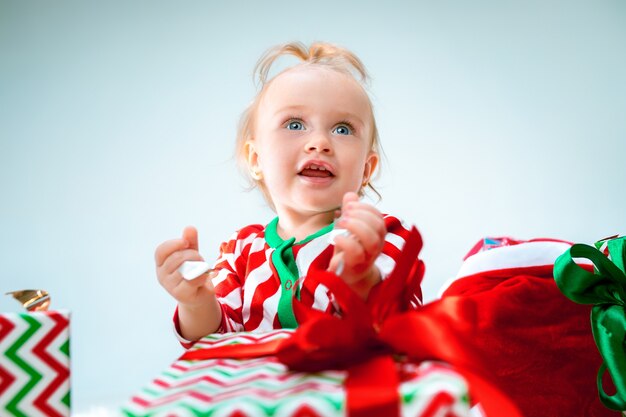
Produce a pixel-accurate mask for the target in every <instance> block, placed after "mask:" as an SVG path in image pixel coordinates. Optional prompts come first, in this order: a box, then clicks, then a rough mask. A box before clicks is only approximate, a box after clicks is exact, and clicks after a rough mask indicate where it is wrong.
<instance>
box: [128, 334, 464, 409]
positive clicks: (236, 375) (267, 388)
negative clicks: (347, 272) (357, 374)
mask: <svg viewBox="0 0 626 417" xmlns="http://www.w3.org/2000/svg"><path fill="white" fill-rule="evenodd" d="M291 333H292V331H291V330H277V331H272V332H269V333H263V334H256V333H230V334H224V335H211V336H208V337H206V338H204V339H202V340H200V341H199V342H198V343H196V344H195V345H194V346H193V347H192V349H197V348H206V347H209V346H220V345H225V344H236V343H257V342H263V341H268V340H273V339H277V338H285V337H289V336H290V334H291ZM400 366H401V372H400V374H401V380H402V381H403V382H402V384H401V386H400V398H401V402H402V406H401V409H402V416H411V417H435V416H446V417H462V416H469V415H470V414H469V399H468V395H467V384H466V382H465V380H464V379H463V378H462V377H461V376H460V375H459V374H457V373H456V372H455V371H453V370H452V369H450V368H449V367H447V366H446V365H444V364H441V363H435V362H425V363H422V364H420V365H414V364H402V365H400ZM345 377H346V373H345V372H343V371H325V372H319V373H301V372H291V371H289V370H287V368H286V367H285V365H283V364H281V363H280V362H278V361H277V359H276V358H275V357H265V358H257V359H248V360H231V359H209V360H203V361H184V360H178V361H177V362H174V364H172V365H171V366H170V367H169V369H167V370H166V371H165V372H163V373H161V374H160V375H159V376H158V377H157V378H156V379H155V380H154V381H152V382H151V383H150V384H149V385H147V386H146V387H145V388H143V389H142V390H141V391H140V392H139V393H138V394H137V395H135V396H134V397H132V399H131V400H130V401H129V402H128V404H127V405H126V406H125V407H124V408H123V412H124V414H125V415H126V416H128V417H140V416H141V417H185V416H190V417H191V416H194V417H197V416H203V417H205V416H206V417H235V416H237V417H249V416H263V417H266V416H274V417H293V416H298V417H305V416H306V417H316V416H320V417H321V416H324V417H333V416H346V408H345V403H346V401H345V400H346V396H345V391H344V389H343V381H344V379H345ZM372 378H376V375H372Z"/></svg>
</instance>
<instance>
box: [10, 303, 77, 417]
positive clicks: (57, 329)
mask: <svg viewBox="0 0 626 417" xmlns="http://www.w3.org/2000/svg"><path fill="white" fill-rule="evenodd" d="M69 322H70V320H69V313H68V312H62V311H41V312H33V313H5V314H0V415H1V416H18V417H38V416H45V417H62V416H69V415H70V354H69V344H70V332H69Z"/></svg>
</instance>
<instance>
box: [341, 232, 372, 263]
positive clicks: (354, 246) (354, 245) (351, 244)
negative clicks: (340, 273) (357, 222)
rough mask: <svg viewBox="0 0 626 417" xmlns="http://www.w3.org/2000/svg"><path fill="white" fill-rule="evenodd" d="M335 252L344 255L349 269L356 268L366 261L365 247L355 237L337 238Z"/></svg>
mask: <svg viewBox="0 0 626 417" xmlns="http://www.w3.org/2000/svg"><path fill="white" fill-rule="evenodd" d="M335 250H336V251H339V252H341V253H342V255H343V261H344V262H345V265H346V266H347V267H354V266H355V265H358V264H361V263H363V262H365V261H366V259H365V255H366V254H365V251H364V250H363V245H361V243H360V242H359V241H358V240H357V239H356V238H355V237H353V236H350V237H346V236H337V238H336V240H335Z"/></svg>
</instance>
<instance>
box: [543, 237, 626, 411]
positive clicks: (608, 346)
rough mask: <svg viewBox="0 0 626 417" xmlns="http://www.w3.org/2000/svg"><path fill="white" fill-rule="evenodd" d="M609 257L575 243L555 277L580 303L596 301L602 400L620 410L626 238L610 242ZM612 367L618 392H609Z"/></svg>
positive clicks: (623, 405) (624, 403)
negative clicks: (606, 380) (606, 382)
mask: <svg viewBox="0 0 626 417" xmlns="http://www.w3.org/2000/svg"><path fill="white" fill-rule="evenodd" d="M607 246H608V251H609V255H610V257H611V260H609V259H608V258H607V257H606V256H604V254H602V252H600V251H598V250H597V249H596V248H594V247H592V246H588V245H583V244H577V245H573V246H572V247H571V248H570V249H568V250H567V251H566V252H565V253H564V254H563V255H561V256H559V258H558V259H557V260H556V262H555V264H554V279H555V280H556V284H557V286H558V287H559V289H560V290H561V292H562V293H563V294H565V296H567V297H568V298H569V299H571V300H572V301H574V302H576V303H580V304H593V308H592V309H591V330H592V332H593V338H594V340H595V342H596V345H597V346H598V350H599V351H600V355H602V359H603V361H604V362H603V363H602V366H600V370H599V371H598V376H597V380H596V382H597V385H598V393H599V395H600V400H601V401H602V403H603V404H604V405H605V406H606V407H608V408H610V409H612V410H618V411H624V410H626V341H625V339H624V338H625V336H626V313H625V310H624V307H625V302H626V273H625V272H626V271H625V270H624V264H625V261H626V237H621V238H617V239H613V240H610V241H608V242H607ZM573 258H585V259H588V260H590V261H591V262H592V263H593V265H594V267H595V273H591V272H589V271H586V270H584V269H583V268H581V267H580V266H578V265H577V264H576V263H575V262H574V260H573ZM607 370H608V372H609V375H610V376H611V378H612V380H613V383H614V384H615V388H616V389H617V392H616V393H615V394H614V395H608V394H607V393H606V392H605V391H604V388H603V387H602V376H603V375H604V373H605V372H606V371H607Z"/></svg>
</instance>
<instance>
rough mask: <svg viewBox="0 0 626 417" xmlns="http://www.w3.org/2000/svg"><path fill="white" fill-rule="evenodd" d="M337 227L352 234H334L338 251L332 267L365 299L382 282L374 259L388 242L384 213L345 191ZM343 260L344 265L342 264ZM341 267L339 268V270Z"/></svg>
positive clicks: (354, 194)
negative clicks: (386, 240) (386, 239)
mask: <svg viewBox="0 0 626 417" xmlns="http://www.w3.org/2000/svg"><path fill="white" fill-rule="evenodd" d="M337 227H340V228H342V229H347V230H348V231H349V232H350V234H349V236H342V235H338V236H336V237H335V253H334V255H333V258H332V259H331V261H330V265H329V270H331V271H336V272H340V274H338V275H339V276H340V277H341V278H342V279H343V280H344V281H345V282H346V283H347V284H348V285H350V286H351V287H352V288H353V289H354V290H355V291H356V292H357V293H359V294H360V295H361V296H362V297H363V298H366V297H367V294H369V290H370V289H371V288H372V287H373V286H374V285H375V284H376V283H378V282H379V281H380V271H378V268H376V266H375V265H374V261H375V260H376V258H377V257H378V255H380V253H381V251H382V249H383V245H384V244H385V235H386V234H387V228H386V227H385V221H384V220H383V216H382V214H381V213H380V212H379V211H378V210H377V209H376V208H375V207H374V206H372V205H369V204H367V203H363V202H360V201H359V197H358V196H357V195H356V193H346V195H345V196H344V197H343V204H342V206H341V217H340V218H339V220H337ZM341 263H343V268H340V267H339V266H340V264H341ZM337 269H339V271H337Z"/></svg>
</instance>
